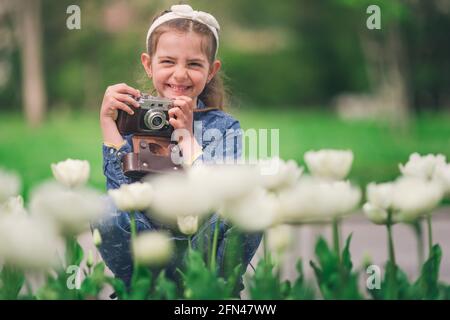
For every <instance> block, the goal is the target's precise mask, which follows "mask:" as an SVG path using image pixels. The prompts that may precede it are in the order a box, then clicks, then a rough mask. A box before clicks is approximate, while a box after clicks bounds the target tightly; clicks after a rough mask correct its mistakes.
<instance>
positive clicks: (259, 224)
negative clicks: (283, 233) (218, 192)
mask: <svg viewBox="0 0 450 320" xmlns="http://www.w3.org/2000/svg"><path fill="white" fill-rule="evenodd" d="M278 212H279V202H278V199H277V198H276V196H275V195H273V194H270V193H268V192H267V191H266V190H265V189H263V188H258V189H255V190H253V191H252V192H251V193H249V194H247V195H245V196H243V197H241V198H239V199H233V200H229V201H226V202H225V203H224V204H223V206H222V207H221V208H220V209H219V213H220V215H221V216H222V217H223V218H225V219H226V220H229V221H231V222H232V223H233V224H235V225H236V226H237V227H238V228H239V229H241V230H244V231H248V232H256V231H262V230H265V229H267V228H269V227H270V226H272V225H273V224H274V223H275V221H276V220H277V219H278Z"/></svg>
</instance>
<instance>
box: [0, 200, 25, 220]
mask: <svg viewBox="0 0 450 320" xmlns="http://www.w3.org/2000/svg"><path fill="white" fill-rule="evenodd" d="M6 214H13V215H14V214H18V215H27V211H26V210H25V208H24V206H23V198H22V196H17V197H10V198H9V199H8V200H7V201H5V202H4V203H3V204H1V205H0V216H1V215H6Z"/></svg>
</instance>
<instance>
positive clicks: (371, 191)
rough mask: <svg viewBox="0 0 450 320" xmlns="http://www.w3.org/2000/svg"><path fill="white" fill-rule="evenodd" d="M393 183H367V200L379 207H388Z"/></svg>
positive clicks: (390, 201) (390, 202)
mask: <svg viewBox="0 0 450 320" xmlns="http://www.w3.org/2000/svg"><path fill="white" fill-rule="evenodd" d="M393 188H394V183H392V182H386V183H379V184H376V183H373V182H372V183H369V185H368V186H367V190H366V196H367V200H368V202H369V203H370V204H371V205H372V206H374V207H378V208H381V209H388V208H390V207H391V205H392V192H393Z"/></svg>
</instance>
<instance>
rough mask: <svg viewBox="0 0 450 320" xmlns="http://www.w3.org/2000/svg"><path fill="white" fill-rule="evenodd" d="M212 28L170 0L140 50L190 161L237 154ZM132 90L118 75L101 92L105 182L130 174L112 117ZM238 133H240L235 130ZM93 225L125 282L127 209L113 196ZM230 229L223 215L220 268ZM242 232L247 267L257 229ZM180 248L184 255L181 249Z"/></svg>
mask: <svg viewBox="0 0 450 320" xmlns="http://www.w3.org/2000/svg"><path fill="white" fill-rule="evenodd" d="M218 33H219V24H218V23H217V21H216V19H215V18H214V17H213V16H212V15H210V14H208V13H205V12H201V11H194V10H192V8H191V7H190V6H188V5H174V6H172V7H171V10H168V11H164V12H163V13H162V14H160V15H159V16H158V17H157V18H155V19H154V20H153V22H152V25H151V26H150V28H149V30H148V33H147V43H146V49H147V52H146V53H142V55H141V62H142V65H143V67H144V69H145V71H146V73H147V75H148V77H149V79H151V81H152V83H153V87H154V89H155V94H157V95H158V96H160V97H165V98H170V99H172V100H173V105H174V107H173V108H171V109H170V111H169V117H170V120H169V123H170V124H171V125H172V126H173V127H174V129H175V130H176V129H183V130H185V132H188V133H189V134H188V135H185V136H184V137H183V139H182V140H181V141H179V146H180V149H181V151H182V154H183V158H184V159H185V162H187V164H190V165H195V164H197V163H201V162H209V163H215V162H217V160H223V159H224V158H225V157H229V156H230V155H231V157H232V158H233V159H234V160H237V159H239V158H240V156H241V143H240V139H241V137H242V136H241V135H240V130H239V129H240V125H239V122H238V121H237V120H235V119H233V118H232V117H231V116H230V115H228V114H227V113H225V112H223V111H222V106H223V103H224V96H225V94H224V88H223V85H222V81H221V79H220V76H219V74H218V71H219V70H220V67H221V62H220V61H219V60H217V59H216V55H217V50H218V46H219V34H218ZM130 95H132V96H134V97H139V96H140V92H139V90H137V89H135V88H132V87H130V86H128V85H126V84H124V83H122V84H116V85H113V86H110V87H108V88H107V90H106V92H105V96H104V98H103V102H102V106H101V110H100V125H101V128H102V133H103V139H104V144H103V168H104V174H105V176H106V185H107V189H111V188H118V187H119V186H120V185H121V184H123V183H131V182H134V181H132V179H130V178H128V177H126V176H125V175H124V173H123V171H122V168H121V159H122V158H123V156H124V155H125V154H126V153H128V152H132V151H133V150H132V143H131V138H132V137H131V136H124V137H122V136H121V135H120V133H119V131H118V129H117V126H116V123H115V119H116V117H117V112H118V110H119V109H120V110H123V111H125V112H128V113H130V114H132V113H133V111H132V109H131V108H130V107H129V106H128V105H127V104H129V105H134V106H136V107H139V105H138V103H137V102H136V101H135V100H134V99H133V98H132V97H131V96H130ZM211 107H213V108H215V109H212V108H211ZM194 110H195V111H196V112H194ZM201 111H203V112H201ZM194 124H195V125H194ZM194 127H195V128H194ZM211 129H213V130H215V131H214V132H220V137H219V139H214V140H213V139H210V140H209V141H208V140H207V139H201V138H203V137H204V136H205V135H204V133H205V132H206V131H207V130H211ZM236 134H237V137H238V139H235V138H234V137H235V136H236ZM207 136H208V135H207ZM230 137H231V139H229V138H230ZM230 141H231V142H230ZM218 155H222V157H220V156H219V157H218ZM156 187H157V186H156ZM205 196H207V195H205ZM174 200H176V199H174ZM135 217H136V224H137V232H142V231H145V230H147V231H148V230H158V229H165V230H168V229H169V228H168V227H167V226H165V225H161V224H159V223H158V222H156V221H153V220H152V219H151V218H149V217H147V216H146V215H145V214H144V213H143V212H136V213H135ZM216 221H217V216H216V215H213V216H212V218H211V219H210V220H209V221H207V222H206V223H205V224H204V225H203V226H202V227H200V228H199V231H198V232H197V234H195V235H194V236H193V238H192V246H193V247H194V248H195V247H197V248H198V246H199V244H200V243H205V242H208V243H211V239H212V236H211V235H212V233H211V230H213V229H214V228H212V227H211V226H213V225H214V224H215V222H216ZM95 227H96V228H98V229H99V231H100V233H101V236H102V244H101V246H100V248H99V249H100V253H101V255H102V257H103V259H104V261H105V263H106V265H107V266H108V267H109V268H110V269H111V271H112V272H113V273H114V274H115V276H116V277H119V278H121V279H122V280H123V281H124V282H125V283H126V284H127V285H129V284H130V280H131V275H132V258H131V254H130V216H129V213H128V212H121V211H119V210H118V209H117V208H115V207H114V206H113V205H112V204H111V208H110V210H109V214H108V215H107V216H106V217H105V218H103V219H102V220H101V221H100V222H98V223H97V225H96V226H95ZM233 229H234V228H232V227H230V226H229V225H228V224H226V223H225V222H221V225H220V228H219V230H220V233H219V242H218V248H217V264H216V265H217V266H219V268H221V269H220V270H221V271H223V270H222V269H223V257H224V251H225V250H224V249H225V247H226V242H227V239H229V235H230V232H231V231H233ZM170 231H171V232H172V235H173V238H174V239H175V240H177V241H176V242H178V243H182V242H183V243H186V241H187V237H186V236H183V235H181V234H179V233H178V232H176V231H174V230H170ZM241 236H242V237H243V238H242V242H241V243H240V244H241V245H242V246H241V247H242V248H243V255H242V266H243V267H244V268H243V271H245V269H246V268H247V266H248V264H249V263H250V260H251V259H252V257H253V255H254V253H255V251H256V249H257V247H258V246H259V243H260V241H261V234H243V235H241ZM199 239H201V240H200V241H199ZM181 247H183V246H181ZM184 247H185V246H184ZM179 255H180V256H182V253H180V254H179ZM174 261H179V257H178V259H177V258H174ZM177 263H178V262H173V263H172V264H171V265H172V268H171V269H170V268H169V269H170V270H169V271H168V274H169V275H170V272H171V271H174V270H175V267H176V264H177ZM240 283H241V286H240V288H239V290H242V288H243V287H242V279H241V282H240Z"/></svg>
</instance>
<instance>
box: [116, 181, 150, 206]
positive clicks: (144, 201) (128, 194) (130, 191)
mask: <svg viewBox="0 0 450 320" xmlns="http://www.w3.org/2000/svg"><path fill="white" fill-rule="evenodd" d="M108 194H109V195H110V196H111V198H112V199H113V201H114V203H115V204H116V206H117V208H119V210H122V211H132V210H146V209H147V208H148V207H149V206H150V204H151V202H152V198H153V187H152V185H151V184H149V183H147V182H134V183H130V184H122V185H121V186H120V188H118V189H110V190H109V191H108Z"/></svg>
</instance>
